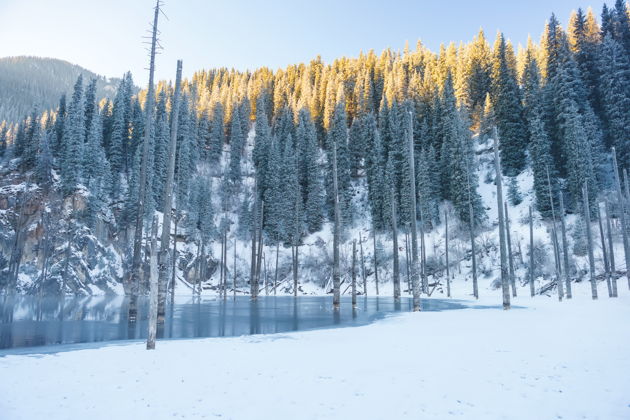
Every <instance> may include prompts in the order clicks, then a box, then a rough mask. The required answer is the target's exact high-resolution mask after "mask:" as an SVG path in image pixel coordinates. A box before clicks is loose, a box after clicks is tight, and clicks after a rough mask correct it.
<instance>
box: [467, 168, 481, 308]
mask: <svg viewBox="0 0 630 420" xmlns="http://www.w3.org/2000/svg"><path fill="white" fill-rule="evenodd" d="M466 185H467V189H468V230H469V231H470V254H471V256H472V277H473V296H475V299H479V284H478V282H477V250H476V247H475V213H474V208H473V205H472V192H471V190H470V168H469V167H468V165H467V166H466Z"/></svg>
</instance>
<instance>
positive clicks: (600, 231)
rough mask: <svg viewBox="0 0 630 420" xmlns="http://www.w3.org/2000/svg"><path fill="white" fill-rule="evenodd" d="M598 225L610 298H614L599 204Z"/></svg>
mask: <svg viewBox="0 0 630 420" xmlns="http://www.w3.org/2000/svg"><path fill="white" fill-rule="evenodd" d="M597 224H598V225H599V237H600V240H601V242H602V258H603V259H604V269H605V270H606V287H607V288H608V297H612V285H611V284H610V277H611V276H610V264H609V263H608V251H607V250H606V239H605V236H604V225H603V224H602V212H601V209H600V206H599V203H598V204H597Z"/></svg>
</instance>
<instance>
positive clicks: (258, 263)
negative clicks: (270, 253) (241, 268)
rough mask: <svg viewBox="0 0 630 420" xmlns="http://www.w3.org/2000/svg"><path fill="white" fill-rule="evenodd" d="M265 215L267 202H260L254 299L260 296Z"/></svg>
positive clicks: (252, 285) (251, 286) (251, 290)
mask: <svg viewBox="0 0 630 420" xmlns="http://www.w3.org/2000/svg"><path fill="white" fill-rule="evenodd" d="M264 215H265V202H264V201H261V202H260V214H259V216H258V235H257V236H258V251H257V253H256V254H257V255H256V273H255V274H254V278H253V279H252V281H251V284H250V293H251V297H252V299H254V300H255V299H257V298H258V285H259V284H260V269H261V267H262V253H263V235H262V224H263V220H264ZM265 275H267V273H266V272H265Z"/></svg>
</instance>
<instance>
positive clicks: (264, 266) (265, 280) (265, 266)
mask: <svg viewBox="0 0 630 420" xmlns="http://www.w3.org/2000/svg"><path fill="white" fill-rule="evenodd" d="M262 262H263V270H265V278H264V279H263V283H264V287H265V296H269V283H268V282H267V260H266V259H265V255H264V254H263V256H262ZM273 293H274V295H275V293H276V289H275V288H274V289H273Z"/></svg>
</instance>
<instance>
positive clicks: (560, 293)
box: [545, 167, 564, 301]
mask: <svg viewBox="0 0 630 420" xmlns="http://www.w3.org/2000/svg"><path fill="white" fill-rule="evenodd" d="M545 171H546V172H547V188H548V189H549V204H550V205H551V240H552V245H553V255H554V258H555V262H556V285H557V287H558V300H560V301H562V297H563V295H564V291H563V289H562V280H561V279H560V276H561V273H562V266H561V264H560V255H559V254H560V248H559V247H558V234H557V233H556V210H555V206H554V204H553V190H552V189H551V178H550V177H549V167H546V168H545ZM561 194H562V193H561ZM563 218H564V215H563Z"/></svg>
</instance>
